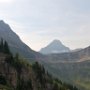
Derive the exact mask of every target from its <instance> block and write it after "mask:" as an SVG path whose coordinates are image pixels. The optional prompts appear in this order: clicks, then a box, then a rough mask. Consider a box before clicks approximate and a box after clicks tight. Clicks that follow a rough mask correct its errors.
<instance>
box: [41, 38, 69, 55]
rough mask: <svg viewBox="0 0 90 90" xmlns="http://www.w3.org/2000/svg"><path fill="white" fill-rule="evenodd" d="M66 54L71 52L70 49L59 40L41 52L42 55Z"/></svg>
mask: <svg viewBox="0 0 90 90" xmlns="http://www.w3.org/2000/svg"><path fill="white" fill-rule="evenodd" d="M65 52H70V49H69V48H68V47H66V46H64V45H63V44H62V43H61V42H60V41H59V40H53V41H52V42H51V43H50V44H49V45H47V46H46V47H45V48H42V49H41V50H40V53H42V54H52V53H55V54H56V53H65Z"/></svg>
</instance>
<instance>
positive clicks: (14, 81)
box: [0, 39, 78, 90]
mask: <svg viewBox="0 0 90 90" xmlns="http://www.w3.org/2000/svg"><path fill="white" fill-rule="evenodd" d="M1 53H2V54H1ZM6 54H7V55H6ZM2 57H4V58H3V59H2ZM0 90H78V89H77V88H76V87H75V86H73V85H70V84H67V83H63V82H62V81H60V80H58V79H56V78H53V77H52V75H50V74H49V73H48V72H47V71H46V70H45V69H44V67H43V66H42V65H40V64H39V63H38V62H36V63H34V64H32V65H31V64H30V63H29V62H28V61H26V60H23V59H20V58H19V55H18V54H16V56H15V57H13V56H12V54H11V53H10V50H9V47H8V44H7V42H6V41H5V42H4V41H3V39H1V41H0Z"/></svg>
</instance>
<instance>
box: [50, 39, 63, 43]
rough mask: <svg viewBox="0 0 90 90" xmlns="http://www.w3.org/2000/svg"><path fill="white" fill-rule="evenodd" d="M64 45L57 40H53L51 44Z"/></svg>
mask: <svg viewBox="0 0 90 90" xmlns="http://www.w3.org/2000/svg"><path fill="white" fill-rule="evenodd" d="M53 43H54V44H62V43H61V41H60V40H58V39H55V40H53V41H52V42H51V44H53Z"/></svg>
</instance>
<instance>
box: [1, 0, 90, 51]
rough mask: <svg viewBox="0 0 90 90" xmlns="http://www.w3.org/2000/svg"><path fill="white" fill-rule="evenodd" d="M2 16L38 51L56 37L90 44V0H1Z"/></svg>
mask: <svg viewBox="0 0 90 90" xmlns="http://www.w3.org/2000/svg"><path fill="white" fill-rule="evenodd" d="M0 19H1V20H2V19H3V20H4V21H5V22H6V23H8V24H9V25H10V26H11V28H12V29H13V31H15V32H16V33H17V34H18V35H19V36H20V38H21V39H22V40H23V42H25V43H26V44H27V45H29V46H30V47H31V48H32V49H34V50H36V51H38V50H39V49H40V48H41V47H44V46H46V45H47V44H48V43H50V42H51V41H52V40H54V39H59V40H60V41H61V42H62V43H63V44H65V45H66V46H68V47H70V48H71V49H75V48H83V47H87V46H89V45H90V0H0Z"/></svg>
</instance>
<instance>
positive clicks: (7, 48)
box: [4, 41, 10, 54]
mask: <svg viewBox="0 0 90 90" xmlns="http://www.w3.org/2000/svg"><path fill="white" fill-rule="evenodd" d="M4 53H7V54H10V50H9V46H8V43H7V42H6V41H5V42H4Z"/></svg>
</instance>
